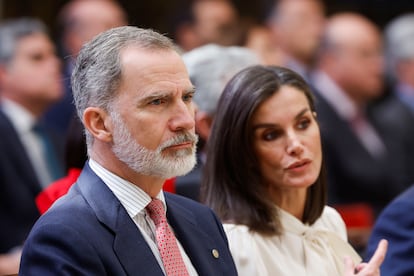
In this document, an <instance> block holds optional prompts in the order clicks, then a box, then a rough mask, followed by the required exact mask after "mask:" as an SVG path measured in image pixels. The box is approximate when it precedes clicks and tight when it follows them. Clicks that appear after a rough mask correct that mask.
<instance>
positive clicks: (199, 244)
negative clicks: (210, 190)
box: [19, 165, 237, 276]
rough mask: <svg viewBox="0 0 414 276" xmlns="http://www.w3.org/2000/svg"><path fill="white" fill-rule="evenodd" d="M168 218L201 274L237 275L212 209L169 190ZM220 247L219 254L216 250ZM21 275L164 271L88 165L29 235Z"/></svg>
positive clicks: (116, 273)
mask: <svg viewBox="0 0 414 276" xmlns="http://www.w3.org/2000/svg"><path fill="white" fill-rule="evenodd" d="M165 199H166V204H167V219H168V221H169V223H170V225H171V226H172V228H173V229H174V232H175V234H176V237H177V238H178V240H179V241H180V242H181V244H182V246H183V248H184V250H185V251H186V253H187V255H188V256H189V257H190V259H191V262H192V264H193V265H194V267H195V269H196V270H197V272H198V273H199V275H209V276H211V275H237V272H236V268H235V265H234V262H233V260H232V257H231V254H230V251H229V248H228V244H227V238H226V236H225V233H224V231H223V228H222V226H221V223H220V221H219V220H218V219H217V217H216V216H215V214H214V213H213V212H212V211H211V209H209V208H207V207H206V206H203V205H201V204H199V203H197V202H195V201H192V200H189V199H186V198H184V197H181V196H177V195H173V194H169V193H166V194H165ZM213 249H217V250H218V252H219V258H214V256H213V255H212V250H213ZM19 275H117V276H118V275H146V276H151V275H163V273H162V270H161V268H160V267H159V265H158V263H157V261H156V259H155V257H154V255H153V254H152V251H151V249H150V248H149V246H148V245H147V243H146V241H145V239H144V237H143V236H142V234H141V232H140V231H139V230H138V229H137V226H136V225H135V223H134V222H133V221H132V219H131V218H130V217H129V215H128V214H127V212H126V210H125V209H124V208H123V206H122V205H121V203H120V202H119V200H118V199H117V198H116V197H115V196H114V194H113V193H112V192H111V191H110V189H109V188H108V187H107V186H106V185H105V184H104V183H103V182H102V180H101V179H100V178H98V177H97V176H96V175H95V174H94V173H93V171H92V170H91V169H90V168H89V166H88V165H86V166H85V168H84V170H83V172H82V174H81V176H80V177H79V179H78V182H77V183H76V184H75V185H74V186H73V187H72V188H71V190H70V191H69V193H68V194H67V195H66V196H65V197H62V198H61V199H60V200H59V201H57V202H56V203H55V205H53V206H52V208H51V209H49V211H48V212H46V213H45V214H44V215H43V216H42V217H41V218H40V219H39V221H38V222H37V223H36V224H35V226H34V227H33V229H32V231H31V233H30V235H29V238H28V239H27V241H26V243H25V245H24V249H23V256H22V261H21V267H20V273H19Z"/></svg>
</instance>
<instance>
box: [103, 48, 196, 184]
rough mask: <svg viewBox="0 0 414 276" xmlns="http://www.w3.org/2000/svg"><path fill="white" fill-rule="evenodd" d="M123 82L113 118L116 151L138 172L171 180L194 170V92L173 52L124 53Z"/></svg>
mask: <svg viewBox="0 0 414 276" xmlns="http://www.w3.org/2000/svg"><path fill="white" fill-rule="evenodd" d="M121 63H122V67H123V77H122V82H121V85H120V88H119V92H118V93H119V94H118V98H117V100H116V101H115V102H114V103H113V108H112V109H113V110H112V112H111V120H112V136H113V148H112V149H113V151H114V153H115V155H116V156H117V157H118V158H119V159H120V160H121V161H123V162H124V163H126V164H127V165H128V166H129V167H130V168H131V169H133V170H134V171H136V172H138V173H141V174H145V175H152V176H158V177H161V178H169V177H172V176H177V175H182V174H185V173H187V172H189V171H190V170H191V169H192V168H193V166H194V164H195V145H196V142H197V137H196V135H195V128H194V105H193V102H192V97H193V93H194V88H193V86H192V84H191V82H190V80H189V77H188V73H187V70H186V68H185V66H184V63H183V62H182V60H181V58H180V56H179V55H178V54H177V53H175V52H173V51H161V52H160V51H157V52H151V51H142V50H139V49H137V48H133V47H131V48H128V49H125V50H124V51H123V52H122V53H121Z"/></svg>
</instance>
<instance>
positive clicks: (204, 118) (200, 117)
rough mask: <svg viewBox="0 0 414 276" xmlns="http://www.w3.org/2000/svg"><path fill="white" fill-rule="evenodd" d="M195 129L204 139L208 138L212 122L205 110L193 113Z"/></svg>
mask: <svg viewBox="0 0 414 276" xmlns="http://www.w3.org/2000/svg"><path fill="white" fill-rule="evenodd" d="M195 124H196V131H197V133H198V135H200V137H201V138H202V139H204V140H205V141H207V140H208V137H209V136H210V131H211V125H212V124H213V118H212V117H211V116H210V115H208V114H207V113H206V112H203V111H197V112H196V115H195Z"/></svg>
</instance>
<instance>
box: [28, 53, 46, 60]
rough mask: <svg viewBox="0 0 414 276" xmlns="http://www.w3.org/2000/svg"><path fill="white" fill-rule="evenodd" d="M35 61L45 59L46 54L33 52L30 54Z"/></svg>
mask: <svg viewBox="0 0 414 276" xmlns="http://www.w3.org/2000/svg"><path fill="white" fill-rule="evenodd" d="M30 58H31V59H32V60H33V61H41V60H43V59H44V55H42V54H33V55H31V56H30Z"/></svg>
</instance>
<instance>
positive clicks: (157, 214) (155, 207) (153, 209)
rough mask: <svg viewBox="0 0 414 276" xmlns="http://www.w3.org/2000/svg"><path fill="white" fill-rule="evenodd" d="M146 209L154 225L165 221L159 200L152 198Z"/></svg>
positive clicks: (163, 210) (162, 206)
mask: <svg viewBox="0 0 414 276" xmlns="http://www.w3.org/2000/svg"><path fill="white" fill-rule="evenodd" d="M146 209H147V211H148V214H149V215H150V217H151V219H152V220H153V221H154V223H155V225H158V224H159V223H160V222H161V220H162V219H165V209H164V205H163V203H162V201H161V200H159V199H156V198H153V199H152V200H151V202H150V203H149V204H148V205H147V207H146Z"/></svg>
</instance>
